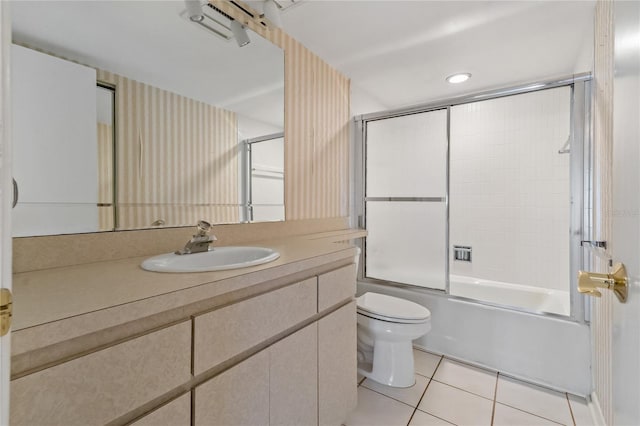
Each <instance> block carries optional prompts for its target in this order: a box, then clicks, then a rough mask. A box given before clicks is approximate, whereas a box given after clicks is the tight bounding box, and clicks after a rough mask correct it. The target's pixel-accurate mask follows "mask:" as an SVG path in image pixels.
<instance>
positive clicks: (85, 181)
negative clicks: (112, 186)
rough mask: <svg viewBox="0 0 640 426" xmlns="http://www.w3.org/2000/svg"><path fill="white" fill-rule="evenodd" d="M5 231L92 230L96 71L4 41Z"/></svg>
mask: <svg viewBox="0 0 640 426" xmlns="http://www.w3.org/2000/svg"><path fill="white" fill-rule="evenodd" d="M11 68H12V70H11V71H12V75H11V90H12V91H13V93H12V97H13V108H12V111H13V138H14V140H13V149H14V150H13V175H14V178H15V179H16V181H17V183H18V187H19V192H20V197H19V201H18V205H17V206H16V209H15V210H14V212H13V216H12V217H13V224H12V225H13V226H12V228H13V236H14V237H21V236H30V235H49V234H70V233H77V232H95V231H98V230H99V228H98V207H97V202H98V173H97V165H98V142H97V125H96V123H97V115H96V71H95V70H94V69H92V68H89V67H85V66H83V65H79V64H76V63H73V62H70V61H65V60H63V59H59V58H56V57H53V56H50V55H46V54H44V53H40V52H36V51H35V50H31V49H27V48H24V47H22V46H17V45H13V46H12V49H11Z"/></svg>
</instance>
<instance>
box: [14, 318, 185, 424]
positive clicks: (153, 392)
mask: <svg viewBox="0 0 640 426" xmlns="http://www.w3.org/2000/svg"><path fill="white" fill-rule="evenodd" d="M190 359H191V324H190V323H189V321H185V322H182V323H180V324H177V325H174V326H170V327H167V328H164V329H162V330H159V331H156V332H153V333H149V334H145V335H144V336H140V337H137V338H134V339H132V340H129V341H126V342H124V343H120V344H117V345H115V346H111V347H109V348H107V349H103V350H99V351H97V352H93V353H90V354H88V355H85V356H81V357H79V358H75V359H73V360H71V361H68V362H65V363H62V364H59V365H56V366H55V367H51V368H46V369H43V370H41V371H38V372H36V373H33V374H29V375H27V376H24V377H21V378H19V379H16V380H13V381H12V382H11V418H10V422H11V424H12V425H29V426H31V425H67V426H72V425H82V426H84V425H88V424H92V425H98V424H106V423H109V422H110V421H113V420H115V419H117V418H118V417H120V416H122V415H125V414H126V413H128V412H130V411H132V410H135V409H136V408H138V407H139V406H141V405H143V404H145V403H147V402H149V401H151V400H153V399H154V398H158V397H161V396H162V395H163V394H165V393H166V392H169V391H171V390H172V389H174V388H176V387H177V386H180V385H182V384H183V383H185V382H188V381H189V379H190V378H191V372H190V368H189V366H190Z"/></svg>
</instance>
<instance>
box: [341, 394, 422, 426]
mask: <svg viewBox="0 0 640 426" xmlns="http://www.w3.org/2000/svg"><path fill="white" fill-rule="evenodd" d="M411 414H413V408H411V407H409V406H408V405H406V404H403V403H401V402H398V401H396V400H394V399H391V398H388V397H386V396H384V395H381V394H379V393H377V392H374V391H372V390H370V389H367V388H365V387H363V386H360V387H359V388H358V406H357V407H356V409H355V410H354V411H352V412H351V414H349V417H348V418H347V421H346V422H344V424H345V425H346V426H406V424H407V423H409V419H410V418H411Z"/></svg>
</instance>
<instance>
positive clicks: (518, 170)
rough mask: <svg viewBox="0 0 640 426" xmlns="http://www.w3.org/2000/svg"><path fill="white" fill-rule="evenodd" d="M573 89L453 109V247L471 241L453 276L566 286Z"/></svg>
mask: <svg viewBox="0 0 640 426" xmlns="http://www.w3.org/2000/svg"><path fill="white" fill-rule="evenodd" d="M569 101H570V89H569V88H568V87H561V88H556V89H549V90H543V91H538V92H533V93H528V94H523V95H516V96H510V97H503V98H498V99H493V100H488V101H483V102H476V103H470V104H463V105H459V106H455V107H453V108H452V109H451V142H450V213H449V214H450V244H451V245H452V246H453V245H461V246H471V247H472V249H473V254H472V262H471V263H467V262H460V261H454V260H453V257H452V255H451V254H450V255H451V261H450V270H451V273H452V274H455V275H464V276H470V277H476V278H483V279H488V280H495V281H502V282H507V283H514V284H523V285H530V286H535V287H541V288H548V289H556V290H564V291H567V290H568V289H569V285H570V276H569V274H570V272H569V258H570V257H569V242H570V241H569V226H570V184H569V154H559V153H558V150H559V149H560V148H562V146H563V145H564V143H565V141H566V140H567V138H568V136H569V132H570V102H569Z"/></svg>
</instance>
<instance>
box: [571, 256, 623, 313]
mask: <svg viewBox="0 0 640 426" xmlns="http://www.w3.org/2000/svg"><path fill="white" fill-rule="evenodd" d="M599 288H606V289H609V290H613V293H614V294H615V295H616V297H617V298H618V300H619V301H620V302H622V303H624V302H626V301H627V294H628V288H629V279H628V278H627V270H626V268H625V267H624V265H623V264H622V263H616V264H615V265H614V267H613V271H612V272H611V273H610V274H599V273H596V272H585V271H579V272H578V291H579V292H580V293H584V294H587V295H589V296H594V297H601V296H602V293H600V291H599V290H598V289H599Z"/></svg>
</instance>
